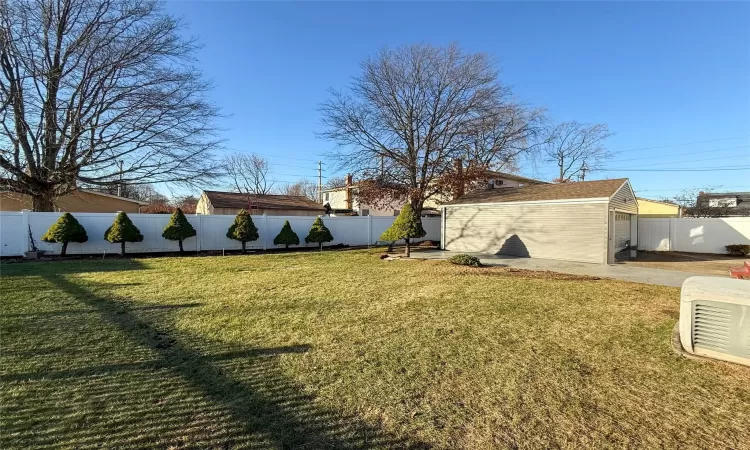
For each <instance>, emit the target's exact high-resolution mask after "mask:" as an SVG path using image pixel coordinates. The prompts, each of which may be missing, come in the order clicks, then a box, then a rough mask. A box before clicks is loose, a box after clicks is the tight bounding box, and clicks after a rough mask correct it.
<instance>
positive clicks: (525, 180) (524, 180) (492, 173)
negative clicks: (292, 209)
mask: <svg viewBox="0 0 750 450" xmlns="http://www.w3.org/2000/svg"><path fill="white" fill-rule="evenodd" d="M486 176H487V178H493V177H494V178H505V179H506V180H515V181H518V182H521V183H528V184H551V183H549V182H547V181H542V180H537V179H534V178H527V177H522V176H521V175H514V174H512V173H505V172H495V171H494V170H488V171H487V172H486ZM347 188H349V189H356V188H357V185H356V184H352V185H350V186H339V187H335V188H329V189H323V192H336V191H343V190H346V189H347Z"/></svg>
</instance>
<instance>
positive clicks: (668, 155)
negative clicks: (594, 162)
mask: <svg viewBox="0 0 750 450" xmlns="http://www.w3.org/2000/svg"><path fill="white" fill-rule="evenodd" d="M741 148H750V145H741V146H739V147H727V148H717V149H713V150H701V151H699V152H687V153H667V154H664V155H655V156H642V157H638V158H628V159H615V160H612V161H610V162H625V161H640V160H643V159H658V158H668V157H672V156H686V155H698V154H701V153H715V152H723V151H726V150H738V149H741Z"/></svg>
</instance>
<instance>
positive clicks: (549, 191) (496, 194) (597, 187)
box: [446, 178, 628, 205]
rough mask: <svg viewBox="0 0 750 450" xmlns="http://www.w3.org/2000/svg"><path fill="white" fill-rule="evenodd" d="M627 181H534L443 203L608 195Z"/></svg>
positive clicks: (528, 200)
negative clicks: (558, 182) (553, 182)
mask: <svg viewBox="0 0 750 450" xmlns="http://www.w3.org/2000/svg"><path fill="white" fill-rule="evenodd" d="M626 181H628V179H627V178H617V179H614V180H597V181H580V182H577V183H561V184H534V185H527V186H522V187H513V188H497V189H487V190H483V191H478V192H472V193H471V194H467V195H464V196H463V197H460V198H457V199H455V200H453V201H450V202H448V203H446V205H461V204H471V203H505V202H531V201H543V200H568V199H581V198H601V197H611V196H612V195H613V194H614V193H615V192H617V190H618V189H620V187H621V186H622V184H623V183H625V182H626Z"/></svg>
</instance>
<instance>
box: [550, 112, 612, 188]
mask: <svg viewBox="0 0 750 450" xmlns="http://www.w3.org/2000/svg"><path fill="white" fill-rule="evenodd" d="M610 136H612V133H610V131H609V128H608V127H607V125H604V124H595V125H587V124H582V123H578V122H575V121H573V122H562V123H560V124H558V125H555V126H554V127H552V129H551V130H550V133H549V135H548V140H547V142H546V145H545V147H544V152H545V155H546V161H547V162H554V163H555V164H557V166H558V168H559V169H560V172H559V177H558V178H557V179H556V180H555V181H557V182H560V183H566V182H568V181H571V179H572V178H573V177H574V176H576V175H578V178H579V179H580V180H584V179H585V177H586V173H587V172H592V171H596V170H598V169H601V168H602V163H603V162H604V161H605V160H606V159H608V158H610V157H611V154H610V153H609V152H608V151H607V149H606V148H605V146H604V142H605V141H606V140H607V138H609V137H610Z"/></svg>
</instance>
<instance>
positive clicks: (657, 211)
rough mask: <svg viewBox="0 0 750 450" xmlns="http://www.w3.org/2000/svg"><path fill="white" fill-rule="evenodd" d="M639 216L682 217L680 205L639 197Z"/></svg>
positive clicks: (652, 217) (653, 217)
mask: <svg viewBox="0 0 750 450" xmlns="http://www.w3.org/2000/svg"><path fill="white" fill-rule="evenodd" d="M638 217H641V218H644V219H648V218H651V219H656V218H668V217H682V207H681V206H680V205H677V204H674V203H669V202H662V201H659V200H649V199H647V198H640V197H638Z"/></svg>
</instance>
